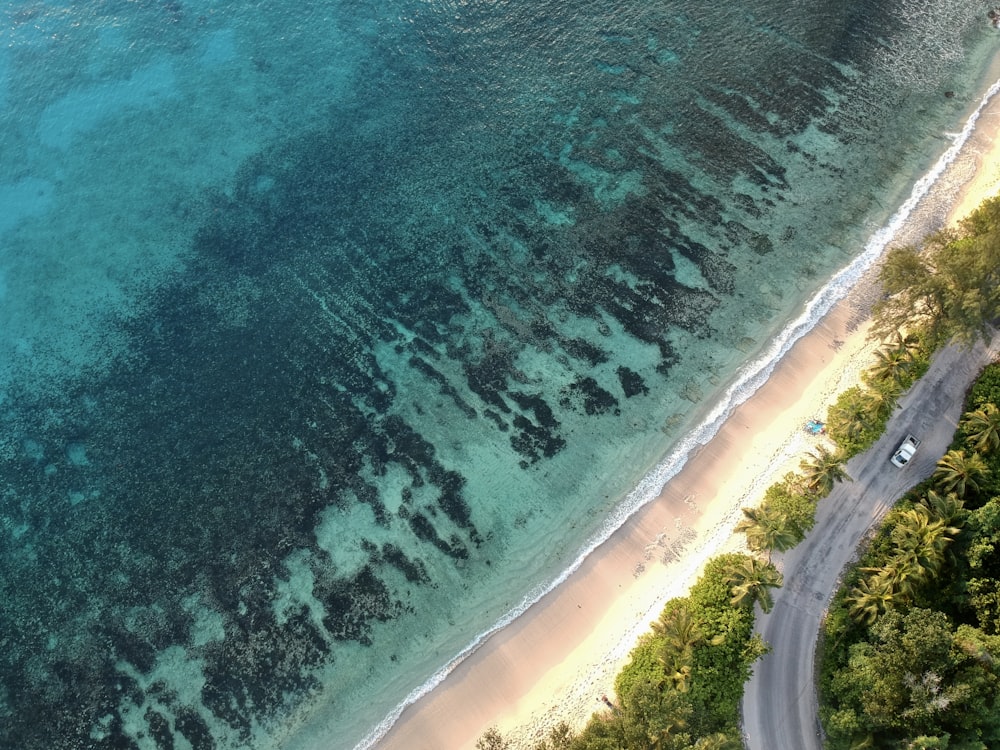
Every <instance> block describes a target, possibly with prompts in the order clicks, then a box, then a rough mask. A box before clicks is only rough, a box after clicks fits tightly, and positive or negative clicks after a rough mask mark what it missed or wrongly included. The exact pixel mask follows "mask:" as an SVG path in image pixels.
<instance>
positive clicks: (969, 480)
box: [932, 450, 989, 497]
mask: <svg viewBox="0 0 1000 750" xmlns="http://www.w3.org/2000/svg"><path fill="white" fill-rule="evenodd" d="M987 471H989V469H988V468H987V466H986V462H985V461H983V459H982V457H981V456H980V455H979V454H978V453H973V454H971V455H966V454H965V451H954V450H952V451H948V452H947V453H945V454H944V455H943V456H942V457H941V460H939V461H938V462H937V469H936V470H935V472H934V475H933V477H932V479H933V480H934V482H935V484H936V485H937V486H938V488H939V489H941V490H942V491H943V492H954V493H955V494H956V495H958V496H959V497H965V493H966V492H967V491H968V490H970V489H971V490H972V491H973V492H977V491H978V490H979V480H980V479H982V478H983V477H984V476H986V473H987Z"/></svg>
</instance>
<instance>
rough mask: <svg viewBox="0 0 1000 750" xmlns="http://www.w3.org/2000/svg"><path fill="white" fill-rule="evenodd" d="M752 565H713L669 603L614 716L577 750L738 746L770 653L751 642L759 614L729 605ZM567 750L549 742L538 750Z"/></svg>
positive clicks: (724, 559)
mask: <svg viewBox="0 0 1000 750" xmlns="http://www.w3.org/2000/svg"><path fill="white" fill-rule="evenodd" d="M750 559H751V558H748V557H747V556H745V555H736V554H732V555H721V556H719V557H716V558H713V559H712V560H710V561H709V562H708V563H707V564H706V565H705V571H704V573H703V574H702V576H701V578H699V579H698V581H697V582H696V583H695V584H694V586H692V587H691V591H690V592H689V594H688V596H687V597H683V598H677V599H671V600H670V601H669V602H667V604H666V606H665V607H664V609H663V612H662V613H661V615H660V617H659V618H658V619H657V621H656V622H654V623H653V624H652V628H651V631H650V632H649V633H648V634H646V635H645V636H643V637H642V638H641V639H640V641H639V643H638V644H637V645H636V647H635V648H634V649H633V650H632V654H631V659H630V661H629V664H628V665H627V666H626V667H625V668H624V669H623V670H622V671H621V672H620V673H619V675H618V677H617V678H616V680H615V692H616V695H617V702H616V705H615V708H614V709H613V710H611V711H609V712H602V713H600V714H595V715H594V718H593V719H591V721H590V722H589V723H588V724H587V726H586V727H585V728H584V730H583V731H582V732H581V733H580V734H579V735H578V736H576V737H573V738H572V740H571V742H570V744H569V745H568V747H569V748H571V750H633V749H634V750H648V749H649V748H661V749H662V750H672V749H673V748H677V750H682V749H683V750H689V748H692V747H695V748H699V749H703V750H711V748H721V749H722V750H725V749H726V748H728V747H732V746H733V745H732V743H733V742H734V740H733V739H732V738H734V737H738V736H739V731H738V722H739V704H740V700H741V699H742V697H743V683H744V682H746V680H747V678H748V677H749V676H750V667H751V665H752V664H753V662H754V661H756V660H757V659H758V658H760V656H761V655H763V654H764V653H765V651H766V647H765V645H764V643H763V641H761V639H760V637H759V636H754V634H753V610H752V609H751V608H750V607H747V606H740V607H734V606H732V605H731V604H730V599H731V598H732V594H731V592H730V584H729V583H728V581H727V579H728V577H729V576H730V575H731V573H732V570H733V569H734V567H739V566H741V565H745V564H746V562H747V561H748V560H750ZM738 746H739V745H738V744H737V745H736V747H738ZM563 747H565V746H564V745H555V744H553V743H552V741H548V744H543V745H539V746H538V748H536V750H558V749H560V748H563Z"/></svg>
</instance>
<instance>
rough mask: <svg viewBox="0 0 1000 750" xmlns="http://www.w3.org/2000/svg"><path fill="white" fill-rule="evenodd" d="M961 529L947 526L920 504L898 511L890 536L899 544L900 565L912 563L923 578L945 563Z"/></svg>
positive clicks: (897, 546) (896, 546) (920, 577)
mask: <svg viewBox="0 0 1000 750" xmlns="http://www.w3.org/2000/svg"><path fill="white" fill-rule="evenodd" d="M959 531H960V529H958V528H956V527H954V526H948V525H947V523H945V521H943V520H942V519H940V518H933V517H932V516H931V513H930V511H929V510H928V509H927V508H926V507H925V506H923V505H918V506H916V507H915V508H911V509H910V510H906V511H903V512H902V513H900V514H899V516H898V518H897V520H896V525H895V526H893V528H892V531H891V532H890V535H889V538H890V539H891V540H892V543H893V544H894V545H895V548H896V557H897V558H898V562H899V564H900V565H904V566H907V567H909V569H910V570H911V571H913V577H914V578H915V579H917V580H918V581H920V582H923V581H925V580H926V579H927V578H928V576H930V575H933V574H936V573H937V572H938V571H939V570H940V569H941V566H942V565H943V564H944V559H945V551H946V550H947V549H948V545H950V544H951V542H952V540H953V539H954V538H955V537H956V536H957V535H958V533H959Z"/></svg>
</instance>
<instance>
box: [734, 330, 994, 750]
mask: <svg viewBox="0 0 1000 750" xmlns="http://www.w3.org/2000/svg"><path fill="white" fill-rule="evenodd" d="M998 351H1000V336H998V337H997V338H995V339H994V341H993V345H992V346H991V347H990V348H989V349H987V347H985V346H983V345H979V346H976V347H975V348H974V349H973V350H972V351H967V350H961V349H958V348H957V347H948V348H947V349H944V350H943V351H941V352H940V353H939V354H938V356H937V357H936V358H935V360H934V363H933V364H932V366H931V368H930V370H929V371H928V373H927V375H925V376H924V377H923V378H922V379H921V380H920V382H919V383H917V384H916V385H915V386H914V387H913V388H912V389H911V391H910V393H908V394H907V395H906V396H905V397H904V398H903V399H902V400H901V402H900V407H901V408H900V409H898V410H897V411H896V414H895V415H894V416H893V418H892V420H891V421H890V422H889V426H888V429H887V430H886V433H885V435H883V437H882V439H881V440H879V442H878V443H876V444H875V445H874V446H873V447H872V448H871V449H870V450H868V451H866V452H865V453H863V454H861V455H859V456H855V457H854V458H852V459H851V460H850V461H849V462H848V464H847V472H848V474H849V475H850V476H851V477H853V478H854V481H853V482H844V483H842V484H838V485H837V486H836V487H835V488H834V490H833V492H832V493H831V494H830V495H829V496H828V497H827V498H826V499H824V500H823V501H821V503H820V506H819V511H818V513H817V518H816V527H815V528H814V529H813V531H812V533H811V534H810V535H809V536H808V538H806V540H805V541H804V542H802V543H801V544H800V545H799V546H798V547H796V548H795V549H793V550H791V551H790V552H788V553H786V554H784V555H775V559H774V562H775V564H777V565H778V566H779V567H781V568H782V569H783V571H784V575H785V585H784V587H783V588H781V589H780V590H778V591H777V592H776V593H775V597H774V609H773V610H771V613H770V614H769V615H766V616H764V615H761V614H760V610H759V609H758V620H757V629H758V631H759V632H760V633H761V634H762V635H763V637H764V639H765V640H766V641H767V642H768V643H770V644H771V647H772V649H773V650H772V652H771V653H770V654H768V655H767V656H765V657H764V658H763V659H762V660H761V661H760V662H758V663H757V664H756V665H755V667H754V676H753V677H752V678H751V680H750V682H748V683H747V687H746V693H745V695H744V698H743V731H744V736H745V740H746V745H747V748H749V750H821V748H822V741H821V739H820V727H819V719H818V717H817V704H816V687H815V677H814V674H813V666H814V665H813V656H814V651H815V647H816V638H817V635H818V632H819V624H820V619H821V618H822V616H823V613H824V611H825V609H826V605H827V603H828V601H829V600H830V598H831V597H832V596H833V593H834V591H835V590H836V586H837V581H838V578H839V576H840V574H841V572H842V570H843V568H844V566H845V565H846V564H847V563H848V562H849V561H850V560H851V559H852V558H853V556H854V553H855V550H856V548H857V546H858V543H859V542H860V540H861V538H862V537H863V536H864V534H865V532H866V531H867V530H868V529H869V528H871V526H872V525H873V524H875V523H876V521H878V520H879V519H880V518H881V517H882V516H883V515H884V514H885V512H886V511H887V510H888V509H889V508H890V507H891V505H892V503H893V502H894V501H895V500H896V499H897V498H899V497H900V496H901V495H902V494H903V493H904V492H906V490H908V489H909V488H910V487H912V486H913V485H915V484H917V483H918V482H919V481H920V480H922V479H925V478H926V477H928V476H930V475H931V473H932V472H933V471H934V468H935V464H936V462H937V459H939V458H940V457H941V456H942V455H943V454H944V452H945V451H946V450H947V448H948V445H950V443H951V440H952V437H953V433H954V430H955V427H956V425H957V423H958V420H959V419H960V418H961V412H962V406H963V403H962V402H963V397H964V395H965V391H966V390H967V388H968V386H969V384H970V383H971V382H972V379H973V378H974V377H975V376H976V375H977V374H978V372H979V371H980V369H981V368H982V367H983V365H985V364H986V363H987V362H989V361H991V359H994V358H996V356H997V352H998ZM908 432H912V433H913V434H914V435H917V436H918V437H919V438H921V440H922V441H923V442H922V444H921V446H920V449H919V450H918V451H917V454H916V456H915V457H914V458H913V460H912V461H911V462H910V464H909V465H908V466H907V467H906V468H904V469H897V468H896V467H894V466H892V465H891V464H890V463H889V457H890V456H891V455H892V453H893V451H894V450H895V448H896V446H897V444H898V443H899V441H900V440H901V439H902V438H903V437H905V436H906V434H907V433H908Z"/></svg>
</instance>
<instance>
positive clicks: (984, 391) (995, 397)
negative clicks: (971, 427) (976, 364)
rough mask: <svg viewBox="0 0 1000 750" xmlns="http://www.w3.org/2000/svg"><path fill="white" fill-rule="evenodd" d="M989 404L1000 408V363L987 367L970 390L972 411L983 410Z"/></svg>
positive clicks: (969, 404)
mask: <svg viewBox="0 0 1000 750" xmlns="http://www.w3.org/2000/svg"><path fill="white" fill-rule="evenodd" d="M987 404H993V405H994V406H1000V362H994V363H993V364H991V365H987V366H986V368H985V369H984V370H983V371H982V373H980V375H979V377H978V378H976V382H975V383H973V384H972V388H970V389H969V400H968V408H969V410H970V411H973V410H975V409H981V408H983V407H984V406H986V405H987Z"/></svg>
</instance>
